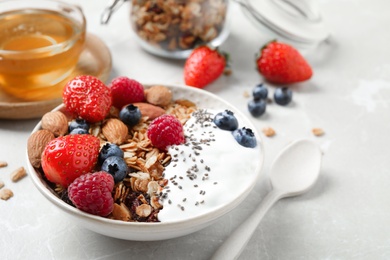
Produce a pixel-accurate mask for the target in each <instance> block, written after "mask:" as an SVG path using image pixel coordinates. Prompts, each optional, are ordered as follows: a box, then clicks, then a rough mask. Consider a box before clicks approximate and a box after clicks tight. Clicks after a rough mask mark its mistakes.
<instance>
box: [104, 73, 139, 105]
mask: <svg viewBox="0 0 390 260" xmlns="http://www.w3.org/2000/svg"><path fill="white" fill-rule="evenodd" d="M109 87H110V88H111V92H112V104H113V105H114V106H115V107H117V108H119V109H121V108H122V107H123V106H125V105H128V104H132V103H137V102H142V101H144V99H145V95H144V86H143V85H142V84H141V83H139V82H138V81H136V80H134V79H129V78H127V77H117V78H115V79H113V80H112V81H111V84H110V85H109Z"/></svg>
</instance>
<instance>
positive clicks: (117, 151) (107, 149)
mask: <svg viewBox="0 0 390 260" xmlns="http://www.w3.org/2000/svg"><path fill="white" fill-rule="evenodd" d="M123 155H124V153H123V151H122V149H121V148H119V146H117V145H116V144H112V143H106V144H105V145H103V147H102V149H100V152H99V157H98V161H99V164H102V163H103V162H104V161H105V160H106V159H107V158H108V157H110V156H117V157H121V158H123Z"/></svg>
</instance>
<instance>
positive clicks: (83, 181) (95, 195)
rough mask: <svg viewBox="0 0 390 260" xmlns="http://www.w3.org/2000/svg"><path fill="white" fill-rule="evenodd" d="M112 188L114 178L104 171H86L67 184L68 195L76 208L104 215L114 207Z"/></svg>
mask: <svg viewBox="0 0 390 260" xmlns="http://www.w3.org/2000/svg"><path fill="white" fill-rule="evenodd" d="M113 188H114V178H113V177H112V175H111V174H109V173H107V172H104V171H100V172H95V173H87V174H84V175H81V176H80V177H78V178H77V179H75V180H74V181H73V182H72V183H71V184H70V185H69V187H68V196H69V199H70V200H71V201H72V203H73V204H74V205H75V206H76V207H77V208H78V209H80V210H82V211H85V212H87V213H91V214H94V215H97V216H102V217H105V216H107V215H108V214H110V213H111V212H112V210H113V208H114V199H113V198H112V195H111V192H112V190H113Z"/></svg>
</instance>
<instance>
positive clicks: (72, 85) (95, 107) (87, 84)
mask: <svg viewBox="0 0 390 260" xmlns="http://www.w3.org/2000/svg"><path fill="white" fill-rule="evenodd" d="M62 98H63V102H64V104H65V107H66V109H67V110H68V111H69V112H71V113H73V114H74V115H76V116H78V117H81V118H83V119H85V120H87V121H88V122H90V123H96V122H99V121H102V120H103V119H104V118H105V117H106V116H107V114H108V113H109V111H110V107H111V103H112V101H111V89H110V88H109V87H107V86H106V85H105V84H104V83H103V82H101V81H100V80H99V79H98V78H96V77H94V76H88V75H82V76H77V77H75V78H74V79H72V80H70V81H69V82H68V83H67V84H66V85H65V88H64V91H63V93H62Z"/></svg>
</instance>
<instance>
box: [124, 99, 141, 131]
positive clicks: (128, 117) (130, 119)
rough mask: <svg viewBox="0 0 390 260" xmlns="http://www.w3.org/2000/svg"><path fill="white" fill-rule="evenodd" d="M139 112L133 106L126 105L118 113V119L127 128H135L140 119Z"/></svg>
mask: <svg viewBox="0 0 390 260" xmlns="http://www.w3.org/2000/svg"><path fill="white" fill-rule="evenodd" d="M141 116H142V115H141V111H140V110H139V108H138V107H136V106H134V105H133V104H130V105H127V106H125V107H123V108H122V109H121V111H120V112H119V118H120V119H121V120H122V122H123V123H125V124H126V125H127V126H135V125H136V124H138V122H139V120H140V119H141Z"/></svg>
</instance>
